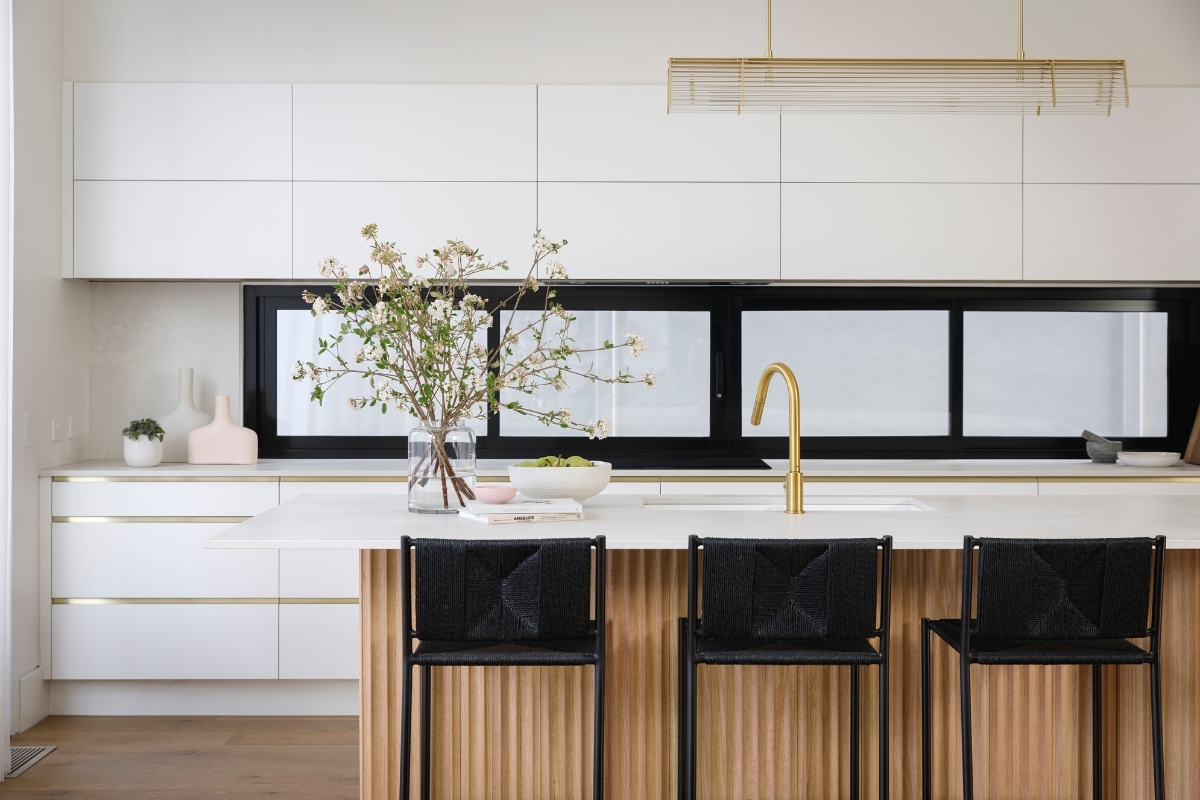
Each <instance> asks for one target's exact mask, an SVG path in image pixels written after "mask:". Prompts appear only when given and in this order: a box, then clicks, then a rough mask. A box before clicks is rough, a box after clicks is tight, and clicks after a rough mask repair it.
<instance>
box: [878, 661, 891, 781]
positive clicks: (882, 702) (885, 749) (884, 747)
mask: <svg viewBox="0 0 1200 800" xmlns="http://www.w3.org/2000/svg"><path fill="white" fill-rule="evenodd" d="M889 705H890V698H889V696H888V656H887V654H886V653H885V654H884V657H883V661H882V662H881V663H880V664H879V800H888V794H889V791H890V789H891V786H890V783H891V778H890V776H891V772H890V770H889V769H888V764H889V758H890V754H891V740H890V736H889V735H890V733H891V725H890V724H889V722H888V707H889Z"/></svg>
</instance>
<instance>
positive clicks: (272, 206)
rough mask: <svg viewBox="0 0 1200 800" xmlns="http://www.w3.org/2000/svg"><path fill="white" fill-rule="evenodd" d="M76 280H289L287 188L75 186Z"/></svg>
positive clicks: (246, 184)
mask: <svg viewBox="0 0 1200 800" xmlns="http://www.w3.org/2000/svg"><path fill="white" fill-rule="evenodd" d="M74 188H75V202H74V208H75V225H74V239H75V241H74V277H76V278H164V279H172V280H179V279H185V278H188V279H203V278H207V279H210V280H254V279H268V280H269V279H275V280H278V279H287V278H290V277H292V264H291V253H290V247H289V244H290V243H291V239H292V185H291V183H288V182H284V181H279V182H257V181H75V187H74Z"/></svg>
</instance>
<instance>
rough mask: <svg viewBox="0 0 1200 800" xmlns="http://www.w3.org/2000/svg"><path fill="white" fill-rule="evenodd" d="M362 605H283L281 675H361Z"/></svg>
mask: <svg viewBox="0 0 1200 800" xmlns="http://www.w3.org/2000/svg"><path fill="white" fill-rule="evenodd" d="M358 658H359V623H358V604H357V603H353V604H351V603H343V604H340V605H335V604H323V603H322V604H293V603H285V604H284V605H281V606H280V607H279V677H280V678H308V679H326V680H328V679H355V678H358V676H359V669H358Z"/></svg>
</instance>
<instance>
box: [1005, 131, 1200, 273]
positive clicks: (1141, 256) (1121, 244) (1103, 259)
mask: <svg viewBox="0 0 1200 800" xmlns="http://www.w3.org/2000/svg"><path fill="white" fill-rule="evenodd" d="M1113 113H1114V114H1115V113H1116V112H1115V111H1114V112H1113ZM1025 277H1026V278H1027V279H1030V280H1039V281H1047V280H1066V281H1137V282H1139V283H1144V282H1146V281H1193V282H1194V281H1196V280H1197V279H1198V278H1200V186H1195V185H1193V186H1170V185H1156V186H1141V185H1115V184H1113V185H1104V186H1095V185H1080V184H1076V185H1070V184H1046V185H1029V186H1026V187H1025Z"/></svg>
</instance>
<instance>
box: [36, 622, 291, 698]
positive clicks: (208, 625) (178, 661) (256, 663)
mask: <svg viewBox="0 0 1200 800" xmlns="http://www.w3.org/2000/svg"><path fill="white" fill-rule="evenodd" d="M278 609H279V606H278V605H275V604H273V603H272V604H261V605H253V604H238V605H234V604H224V605H180V604H175V605H168V604H153V605H130V604H121V605H55V606H53V610H52V614H51V616H52V628H53V634H52V639H53V648H54V674H53V675H52V676H48V677H52V678H53V679H54V680H206V679H207V680H231V679H268V678H278V677H279V611H278Z"/></svg>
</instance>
